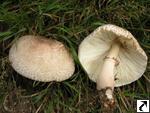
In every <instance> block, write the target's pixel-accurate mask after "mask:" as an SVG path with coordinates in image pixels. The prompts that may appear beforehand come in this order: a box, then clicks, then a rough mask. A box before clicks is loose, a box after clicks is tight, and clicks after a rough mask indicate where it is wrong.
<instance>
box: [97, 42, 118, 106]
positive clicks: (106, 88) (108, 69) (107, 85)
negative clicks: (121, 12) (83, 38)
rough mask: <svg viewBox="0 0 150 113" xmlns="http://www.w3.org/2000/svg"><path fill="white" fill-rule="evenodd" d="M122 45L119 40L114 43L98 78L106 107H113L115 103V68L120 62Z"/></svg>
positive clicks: (98, 86) (98, 87)
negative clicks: (119, 55) (119, 54)
mask: <svg viewBox="0 0 150 113" xmlns="http://www.w3.org/2000/svg"><path fill="white" fill-rule="evenodd" d="M119 49H120V45H119V44H117V42H115V43H113V44H112V46H111V48H110V50H109V51H108V54H107V56H106V57H105V59H104V63H103V66H102V68H101V72H100V73H99V75H98V79H97V89H98V90H100V92H101V93H100V96H101V97H100V99H101V101H103V104H104V107H111V106H112V105H113V104H114V98H113V90H114V84H115V81H114V78H115V77H114V68H115V66H116V64H117V63H118V61H117V57H118V53H119ZM105 101H107V102H105Z"/></svg>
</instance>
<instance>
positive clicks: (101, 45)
mask: <svg viewBox="0 0 150 113" xmlns="http://www.w3.org/2000/svg"><path fill="white" fill-rule="evenodd" d="M78 56H79V60H80V62H81V64H82V66H83V68H84V69H85V71H86V72H87V74H88V76H89V78H90V79H91V80H92V81H94V82H96V84H97V90H99V92H100V93H99V94H100V99H101V102H102V106H103V107H105V108H106V109H107V108H111V107H112V106H114V102H115V101H114V97H113V91H114V87H119V86H122V85H126V84H130V83H132V82H134V81H136V80H137V79H139V78H140V77H141V76H142V74H143V73H144V71H145V69H146V65H147V56H146V54H145V52H144V51H143V50H142V48H141V47H140V45H139V44H138V42H137V40H136V39H135V38H134V36H133V35H132V34H131V33H130V32H129V31H127V30H125V29H123V28H121V27H118V26H115V25H111V24H107V25H103V26H100V27H98V28H97V29H96V30H95V31H94V32H92V33H91V34H90V35H89V36H87V37H86V38H85V39H84V40H83V41H82V42H81V44H80V46H79V50H78Z"/></svg>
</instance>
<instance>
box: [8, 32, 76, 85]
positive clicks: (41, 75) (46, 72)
mask: <svg viewBox="0 0 150 113" xmlns="http://www.w3.org/2000/svg"><path fill="white" fill-rule="evenodd" d="M9 60H10V62H11V65H12V67H13V68H14V70H16V71H17V72H18V73H19V74H21V75H22V76H24V77H27V78H29V79H32V80H36V81H41V82H50V81H63V80H66V79H68V78H69V77H71V75H72V74H73V73H74V70H75V66H74V62H73V59H72V56H71V55H70V53H69V51H68V49H67V48H66V47H65V46H64V45H63V44H62V43H61V42H59V41H56V40H54V39H47V38H44V37H42V36H32V35H26V36H22V37H21V38H19V39H18V40H17V41H16V43H14V44H13V45H12V47H11V49H10V51H9Z"/></svg>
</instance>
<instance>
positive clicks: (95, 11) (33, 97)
mask: <svg viewBox="0 0 150 113" xmlns="http://www.w3.org/2000/svg"><path fill="white" fill-rule="evenodd" d="M149 4H150V1H148V0H121V1H120V0H32V1H30V0H5V1H3V0H2V1H0V108H2V105H3V101H4V98H5V97H6V95H8V94H10V92H12V91H14V90H15V93H16V92H18V93H20V95H21V96H20V98H24V99H28V100H30V103H31V104H32V106H33V107H32V109H33V110H32V113H98V112H100V111H101V108H100V105H99V101H98V93H97V91H96V84H95V83H94V82H92V81H90V80H89V78H88V76H87V74H86V73H85V72H84V71H83V69H82V68H81V65H80V63H79V60H78V58H77V50H78V45H79V44H80V42H81V41H82V40H83V39H84V38H85V37H86V36H87V35H88V34H90V33H91V32H92V31H93V30H94V29H95V28H97V27H98V26H101V25H103V24H107V23H111V24H115V25H118V26H121V27H123V28H126V29H128V30H129V31H130V32H132V34H133V35H134V36H135V37H136V38H137V40H138V42H139V43H140V45H141V46H142V47H143V49H144V50H145V51H146V53H147V55H148V57H150V29H149V26H150V15H149V13H150V12H149V11H150V9H149ZM26 34H34V35H42V36H46V37H51V38H54V39H57V40H59V41H61V42H63V43H64V44H65V45H66V46H68V47H69V48H70V51H71V53H72V55H73V58H74V60H75V63H76V71H75V73H74V75H73V76H72V77H71V78H70V79H69V80H66V81H63V82H60V83H56V82H50V83H40V82H35V81H32V80H28V79H26V78H23V77H21V76H20V75H19V74H17V73H16V72H15V71H14V70H13V69H12V68H11V66H10V64H9V61H8V52H9V48H10V47H11V45H12V43H13V42H14V41H15V40H16V39H18V38H19V37H20V36H22V35H26ZM115 96H116V99H117V109H116V111H115V113H134V112H135V110H136V99H149V97H150V61H148V65H147V69H146V72H145V73H144V75H143V76H142V77H141V78H140V79H139V80H137V81H136V82H134V83H132V84H130V85H127V86H123V87H120V88H116V89H115ZM20 102H21V101H20ZM22 109H23V108H22ZM0 111H1V112H2V110H0Z"/></svg>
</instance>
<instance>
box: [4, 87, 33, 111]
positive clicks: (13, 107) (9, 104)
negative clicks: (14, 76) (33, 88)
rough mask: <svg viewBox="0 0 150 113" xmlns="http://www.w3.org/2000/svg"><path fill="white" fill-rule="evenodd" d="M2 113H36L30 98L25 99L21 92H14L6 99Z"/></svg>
mask: <svg viewBox="0 0 150 113" xmlns="http://www.w3.org/2000/svg"><path fill="white" fill-rule="evenodd" d="M1 111H2V113H35V108H34V106H33V104H32V102H31V100H30V99H29V98H26V97H23V96H22V95H21V92H20V91H17V90H13V91H11V92H9V94H8V95H7V96H6V97H5V99H4V102H3V109H2V110H1Z"/></svg>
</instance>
